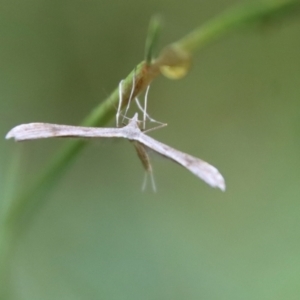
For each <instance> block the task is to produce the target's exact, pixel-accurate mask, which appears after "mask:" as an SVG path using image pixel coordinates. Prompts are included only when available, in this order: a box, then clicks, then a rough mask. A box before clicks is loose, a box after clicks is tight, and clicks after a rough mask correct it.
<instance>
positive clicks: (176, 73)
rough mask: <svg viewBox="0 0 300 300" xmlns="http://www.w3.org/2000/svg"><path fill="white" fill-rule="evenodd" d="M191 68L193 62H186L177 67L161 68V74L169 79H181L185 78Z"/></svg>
mask: <svg viewBox="0 0 300 300" xmlns="http://www.w3.org/2000/svg"><path fill="white" fill-rule="evenodd" d="M190 68H191V61H190V60H189V61H184V62H182V63H180V64H178V65H175V66H161V67H160V71H161V73H162V74H163V75H164V76H166V77H167V78H169V79H174V80H176V79H181V78H183V77H184V76H185V75H186V74H187V73H188V72H189V70H190Z"/></svg>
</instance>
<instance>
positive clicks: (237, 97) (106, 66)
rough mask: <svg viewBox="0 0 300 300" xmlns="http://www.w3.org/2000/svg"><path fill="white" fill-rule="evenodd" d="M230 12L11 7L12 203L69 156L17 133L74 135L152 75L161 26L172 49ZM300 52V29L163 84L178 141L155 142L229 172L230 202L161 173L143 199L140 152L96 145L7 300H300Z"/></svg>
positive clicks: (259, 38)
mask: <svg viewBox="0 0 300 300" xmlns="http://www.w3.org/2000/svg"><path fill="white" fill-rule="evenodd" d="M235 3H237V1H208V0H203V1H192V0H186V1H184V2H180V1H168V0H159V1H158V0H150V1H147V2H145V1H138V0H127V1H123V2H121V1H108V0H102V1H100V0H98V1H96V0H89V1H77V0H75V1H66V0H61V1H50V0H27V1H22V0H14V1H9V0H1V1H0V5H1V12H0V16H1V17H0V24H1V26H0V61H1V70H0V76H1V77H0V86H1V88H0V95H1V100H0V117H1V127H0V133H1V136H2V137H3V138H2V139H0V155H1V157H0V163H1V164H0V193H1V194H0V195H1V198H2V199H4V194H5V193H6V195H7V194H10V195H11V194H12V193H16V192H17V191H18V189H19V188H21V187H24V186H26V185H27V184H29V183H30V182H32V180H34V178H36V177H35V176H36V175H37V173H38V172H39V170H41V169H42V168H43V167H45V166H46V164H47V162H48V160H49V158H50V157H51V156H52V155H53V154H54V153H55V152H56V151H57V150H58V149H59V148H60V147H61V146H62V145H63V144H64V141H62V140H43V141H35V142H31V143H24V144H16V143H14V142H12V141H5V140H4V136H5V134H6V132H7V131H8V130H9V129H10V128H11V127H12V126H14V125H17V124H20V123H26V122H34V121H43V122H52V123H62V124H78V123H79V122H80V121H81V120H82V119H83V118H84V117H85V116H86V115H87V114H88V113H89V112H90V111H91V110H92V109H93V108H94V107H95V106H96V105H97V104H99V103H100V102H101V101H103V100H104V99H105V98H106V96H107V95H108V94H109V93H110V92H111V91H112V90H113V89H114V88H115V87H116V86H117V84H118V82H119V81H120V80H121V79H122V78H124V77H125V76H126V75H127V74H128V73H129V72H130V71H131V70H132V68H133V67H134V66H135V65H136V64H137V63H138V62H140V61H141V60H142V59H143V54H144V44H145V38H146V32H147V27H148V23H149V19H150V17H151V16H152V15H153V14H155V13H157V12H159V13H160V14H161V15H162V16H163V19H164V28H163V32H162V37H161V39H160V46H163V45H166V44H167V43H170V42H172V41H176V40H177V39H178V38H181V37H182V36H183V35H185V34H187V33H188V32H189V31H191V30H192V29H194V28H195V27H197V26H199V25H201V24H202V23H204V22H205V21H208V20H210V19H211V18H212V17H214V16H216V15H217V14H219V13H221V12H223V11H224V10H225V9H227V8H229V7H230V6H231V5H233V4H235ZM299 37H300V22H299V15H298V16H297V17H296V18H295V17H290V18H289V17H287V18H285V19H283V20H281V21H280V22H278V23H272V24H265V25H264V26H255V27H252V28H250V29H249V28H248V29H247V30H243V31H239V32H236V33H233V34H230V35H229V36H227V37H226V38H222V39H221V40H218V41H217V42H215V43H214V44H211V45H209V46H208V47H206V48H205V49H203V50H202V51H201V52H199V54H198V56H197V57H196V58H195V59H194V63H193V68H192V70H191V72H190V73H189V75H188V76H187V77H186V78H184V79H183V80H180V81H170V80H167V79H165V78H162V77H160V78H159V79H158V80H156V81H155V82H154V83H153V84H152V87H151V90H150V95H149V113H150V114H151V116H152V117H154V118H155V119H158V120H160V121H163V122H166V123H168V124H169V126H168V127H167V128H164V129H162V130H159V131H155V132H153V133H151V135H152V136H154V137H155V138H157V139H158V140H160V141H163V142H164V143H167V144H169V145H171V146H174V147H175V148H177V149H180V150H182V151H185V152H188V153H190V154H192V155H195V156H197V157H200V158H203V159H205V160H207V161H208V162H210V163H212V164H213V165H215V166H216V167H218V168H219V170H220V171H221V172H222V174H223V175H224V176H225V179H226V183H227V191H226V192H225V193H222V192H220V191H218V190H214V189H211V188H210V187H208V186H206V185H205V184H204V183H202V182H201V181H200V180H199V179H197V178H196V177H195V176H193V175H191V174H190V173H189V172H187V171H186V170H184V169H183V168H181V167H179V166H178V165H175V164H173V163H171V162H170V161H167V160H164V159H161V158H156V157H153V159H152V161H153V167H154V172H155V179H156V183H157V186H158V192H157V193H153V192H152V191H151V188H150V186H149V187H148V190H147V191H146V192H141V190H140V189H141V185H142V181H143V176H144V171H143V169H142V167H141V164H140V162H139V161H138V159H137V157H136V154H135V151H134V149H133V147H132V145H130V144H129V143H128V142H126V141H112V142H110V141H104V142H102V141H101V142H92V143H90V145H89V146H88V147H87V148H86V149H85V150H84V151H83V152H82V153H81V155H80V156H79V157H78V159H77V160H76V162H75V163H74V164H73V165H72V166H71V168H70V169H69V170H68V172H67V174H66V175H65V176H64V177H63V179H62V180H61V181H60V182H59V184H58V185H57V186H56V187H55V188H54V190H53V192H52V193H51V194H50V196H49V197H48V201H47V202H46V205H43V206H42V207H41V208H40V209H39V211H38V213H37V214H36V215H35V217H34V218H33V220H32V222H31V224H30V226H29V227H28V229H27V230H26V232H25V234H24V235H23V236H22V238H21V239H20V240H19V244H18V247H17V251H16V253H15V254H14V256H13V260H12V264H11V274H10V276H11V286H12V299H16V300H19V299H20V300H21V299H22V300H23V299H24V300H25V299H26V300H27V299H30V300H40V299H43V300H44V299H49V300H50V299H51V300H52V299H57V300H60V299H63V300H66V299H115V300H119V299H131V300H133V299H145V300H148V299H149V300H150V299H151V300H153V299H164V300H167V299H172V300H177V299H193V300H194V299H195V300H196V299H206V300H213V299H228V300H235V299H236V300H238V299H239V300H240V299H264V300H268V299H270V300H271V299H272V300H275V299H299V294H300V284H299V282H300V255H299V253H300V218H299V214H300V213H299V212H300V184H299V182H300V172H299V169H300V159H299V153H300V99H299V95H300V57H299V53H300V52H299V49H300V38H299ZM113 124H114V123H111V124H109V125H111V126H113ZM18 156H21V159H20V161H21V163H20V166H19V172H18V177H17V178H15V179H14V181H15V184H16V186H15V187H14V188H13V189H12V188H11V187H10V186H9V185H10V184H9V183H8V181H9V182H10V183H11V181H12V180H11V179H9V177H10V175H9V172H10V171H9V170H10V169H11V168H13V166H12V165H13V163H12V162H16V161H17V159H18ZM3 206H4V205H3ZM3 206H2V210H3V209H4V208H3Z"/></svg>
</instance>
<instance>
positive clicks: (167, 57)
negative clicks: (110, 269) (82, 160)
mask: <svg viewBox="0 0 300 300" xmlns="http://www.w3.org/2000/svg"><path fill="white" fill-rule="evenodd" d="M296 6H297V8H298V6H299V1H298V0H297V1H295V0H293V1H292V0H285V1H283V0H281V1H280V0H274V1H270V0H265V1H261V2H258V3H256V4H251V5H243V6H239V7H237V8H234V9H232V10H229V11H228V12H226V13H224V14H221V15H220V16H218V17H216V18H215V19H213V20H212V21H209V22H207V23H206V24H204V25H203V26H201V27H199V28H197V29H195V30H194V31H192V32H191V33H190V34H188V35H186V36H185V37H183V38H182V39H180V40H179V41H177V42H175V43H173V44H171V45H169V46H167V47H165V48H164V49H163V50H162V51H161V53H160V55H159V56H158V58H157V59H156V60H155V61H154V62H153V63H152V64H149V61H150V58H149V57H148V63H145V62H142V63H140V64H139V65H138V66H137V67H136V68H135V70H136V71H135V74H136V75H135V76H136V79H135V87H134V95H133V96H136V95H138V94H139V93H141V92H142V91H143V90H144V89H145V88H146V87H147V85H149V84H150V83H151V81H152V80H153V79H154V78H156V77H157V76H158V75H160V67H162V66H165V65H171V66H172V65H174V66H176V65H178V64H180V63H182V62H184V61H185V60H187V59H188V58H189V57H190V56H192V55H193V54H194V53H195V52H196V51H198V50H200V49H201V48H203V47H204V46H206V45H207V44H209V43H212V42H213V41H215V40H216V39H218V38H220V37H222V36H224V35H225V34H228V33H230V32H232V31H233V30H235V29H237V28H239V27H241V26H243V27H245V26H246V25H249V24H253V23H255V22H264V21H266V20H270V19H271V18H272V17H277V16H278V15H280V14H283V13H287V12H291V11H294V9H295V7H296ZM148 52H149V53H151V52H150V51H148ZM182 53H183V54H184V55H182ZM133 74H134V73H133V72H131V73H130V74H129V75H128V77H127V78H126V79H125V82H124V95H123V97H124V102H123V107H124V106H125V105H126V103H127V101H128V99H129V95H130V91H131V88H132V85H133V76H134V75H133ZM117 103H118V89H116V90H115V91H114V92H113V93H112V94H111V95H110V96H109V97H108V98H107V99H106V100H105V101H104V102H103V103H101V104H100V105H99V106H98V107H96V108H95V109H94V110H93V111H92V112H91V114H90V115H89V116H88V117H87V118H86V119H85V120H84V121H83V123H82V125H84V126H103V125H105V124H106V123H107V122H108V121H109V120H110V119H111V118H112V117H113V116H114V114H115V108H116V107H117ZM85 144H86V143H85V142H83V141H80V140H78V141H75V140H73V141H70V142H68V143H67V144H66V145H65V147H63V149H62V150H61V151H60V152H59V153H58V154H57V155H56V156H55V157H54V159H53V160H52V161H51V162H50V164H49V166H48V167H47V168H46V169H45V171H44V172H43V173H42V174H40V176H38V179H37V180H36V181H35V182H34V183H33V185H32V186H30V187H28V189H26V191H24V192H22V193H21V194H20V195H19V196H17V197H16V199H14V201H13V205H12V206H11V209H10V210H9V211H8V213H7V215H6V218H5V222H4V227H3V228H4V229H5V230H2V232H1V233H0V234H2V239H1V238H0V243H1V242H3V243H4V242H5V246H3V245H2V246H3V248H4V249H6V244H7V243H11V242H10V240H11V239H12V238H11V237H12V236H16V234H17V233H19V232H20V229H21V228H22V229H23V227H24V226H23V222H24V221H25V220H26V221H28V220H30V219H31V218H32V211H34V208H35V207H37V206H39V205H41V204H42V203H43V202H45V201H46V197H45V195H46V194H47V193H49V191H50V190H51V187H52V186H53V185H54V184H55V183H56V182H57V181H58V180H59V179H60V177H61V176H62V175H63V174H64V172H65V171H66V169H67V167H68V166H69V165H70V164H71V162H72V161H73V160H74V158H75V157H76V156H77V155H78V153H79V152H80V151H81V150H82V149H83V148H84V146H85ZM30 210H31V211H30ZM29 212H30V213H29ZM21 224H22V226H20V225H21ZM4 231H7V232H9V237H10V238H9V239H8V240H7V241H4V240H5V239H6V238H3V237H7V236H8V235H7V232H4ZM12 232H13V233H12ZM0 246H1V245H0ZM3 252H6V251H3ZM0 255H4V256H5V254H3V253H2V254H1V253H0ZM0 260H1V258H0Z"/></svg>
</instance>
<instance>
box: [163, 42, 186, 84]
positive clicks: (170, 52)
mask: <svg viewBox="0 0 300 300" xmlns="http://www.w3.org/2000/svg"><path fill="white" fill-rule="evenodd" d="M161 62H162V63H161V65H160V67H159V69H160V71H161V73H162V74H163V75H164V76H166V77H167V78H169V79H181V78H183V77H184V76H186V74H187V73H188V72H189V70H190V68H191V56H190V55H189V53H187V52H186V51H183V50H182V49H180V48H179V47H176V46H175V45H174V44H173V45H172V46H170V47H167V48H165V49H164V50H163V51H162V55H161Z"/></svg>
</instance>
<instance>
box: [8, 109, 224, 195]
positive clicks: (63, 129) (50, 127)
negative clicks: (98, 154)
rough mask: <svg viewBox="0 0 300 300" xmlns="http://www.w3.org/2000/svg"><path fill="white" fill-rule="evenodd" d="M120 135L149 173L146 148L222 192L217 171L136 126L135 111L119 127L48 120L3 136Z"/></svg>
mask: <svg viewBox="0 0 300 300" xmlns="http://www.w3.org/2000/svg"><path fill="white" fill-rule="evenodd" d="M58 137H63V138H123V139H127V140H129V141H131V142H133V143H134V144H135V148H136V151H137V154H138V156H139V158H140V159H141V161H142V163H143V166H144V167H145V169H146V171H148V172H150V173H152V167H151V164H150V161H148V160H149V157H148V155H147V152H146V149H147V148H149V149H151V150H152V151H154V152H156V153H158V154H160V155H162V156H164V157H166V158H168V159H170V160H172V161H174V162H176V163H178V164H179V165H181V166H183V167H184V168H185V169H187V170H189V171H190V172H191V173H193V174H194V175H196V176H197V177H199V178H200V179H202V180H203V181H204V182H206V183H207V184H208V185H210V186H211V187H214V188H219V189H220V190H222V191H225V188H226V187H225V180H224V178H223V176H222V175H221V174H220V172H219V171H218V170H217V169H216V168H215V167H214V166H212V165H210V164H209V163H207V162H205V161H203V160H201V159H199V158H196V157H194V156H191V155H189V154H187V153H184V152H181V151H179V150H176V149H174V148H172V147H170V146H168V145H166V144H163V143H161V142H159V141H157V140H155V139H154V138H152V137H150V136H148V135H146V134H145V133H144V132H143V131H142V130H141V129H140V127H139V120H138V114H137V113H136V114H135V115H134V117H133V118H132V119H129V122H128V124H127V125H126V126H124V127H121V128H97V127H83V126H69V125H58V124H50V123H29V124H22V125H18V126H16V127H14V128H13V129H11V130H10V131H9V132H8V133H7V135H6V139H10V138H13V139H15V140H16V141H26V140H34V139H46V138H58Z"/></svg>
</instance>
